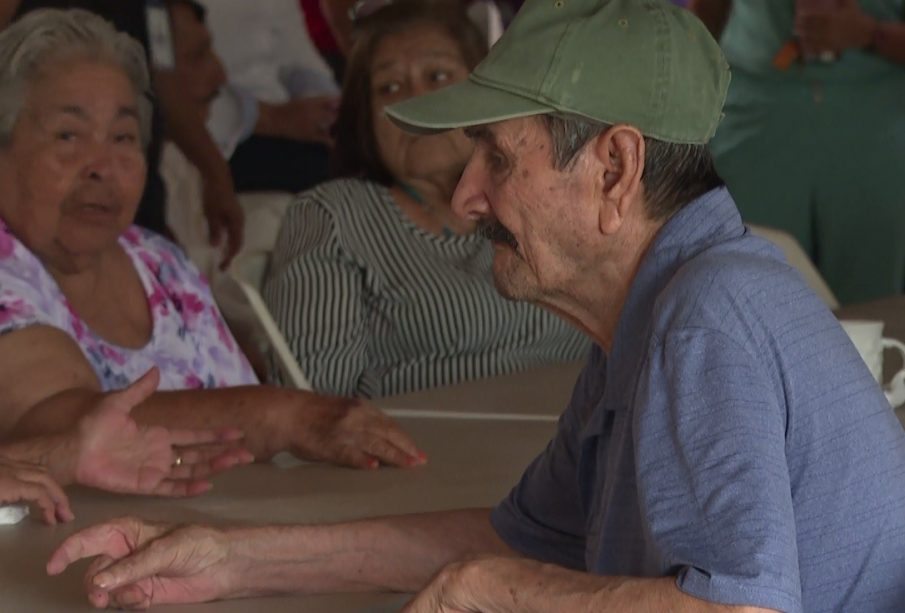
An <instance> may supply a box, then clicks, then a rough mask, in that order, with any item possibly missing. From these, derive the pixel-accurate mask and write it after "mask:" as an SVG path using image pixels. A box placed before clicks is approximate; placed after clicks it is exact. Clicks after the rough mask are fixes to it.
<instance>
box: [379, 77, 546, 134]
mask: <svg viewBox="0 0 905 613" xmlns="http://www.w3.org/2000/svg"><path fill="white" fill-rule="evenodd" d="M555 110H556V109H554V108H553V107H550V106H546V105H543V104H540V103H538V102H536V101H534V100H529V99H528V98H524V97H522V96H519V95H517V94H513V93H510V92H507V91H503V90H500V89H496V88H494V87H489V86H487V85H482V84H480V83H477V82H475V81H473V80H471V79H468V80H465V81H462V82H460V83H456V84H455V85H450V86H449V87H444V88H443V89H440V90H437V91H435V92H431V93H429V94H425V95H423V96H418V97H416V98H410V99H408V100H405V101H403V102H399V103H397V104H394V105H392V106H388V107H387V108H386V114H387V115H388V116H389V117H390V119H392V120H393V121H394V122H395V123H396V124H398V125H399V126H400V127H401V128H403V129H405V130H408V131H410V132H418V133H422V134H430V133H434V132H443V131H445V130H453V129H456V128H466V127H468V126H478V125H482V124H485V123H493V122H497V121H505V120H507V119H515V118H517V117H528V116H530V115H541V114H543V113H551V112H553V111H555Z"/></svg>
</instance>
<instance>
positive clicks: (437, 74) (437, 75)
mask: <svg viewBox="0 0 905 613" xmlns="http://www.w3.org/2000/svg"><path fill="white" fill-rule="evenodd" d="M431 81H434V82H440V83H442V82H444V81H449V71H446V70H435V71H434V72H432V73H431Z"/></svg>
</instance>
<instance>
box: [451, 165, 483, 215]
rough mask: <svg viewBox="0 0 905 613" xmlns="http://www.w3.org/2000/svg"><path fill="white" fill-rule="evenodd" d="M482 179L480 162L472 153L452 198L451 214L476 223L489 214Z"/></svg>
mask: <svg viewBox="0 0 905 613" xmlns="http://www.w3.org/2000/svg"><path fill="white" fill-rule="evenodd" d="M484 177H485V174H484V171H483V168H482V162H481V161H480V160H479V158H478V154H477V152H475V153H472V154H471V158H470V159H469V160H468V164H466V165H465V172H463V173H462V177H461V178H460V179H459V184H458V185H457V186H456V191H455V193H453V197H452V209H453V212H454V213H455V214H456V215H458V216H459V217H461V218H462V219H466V220H469V221H477V220H479V219H481V218H482V217H486V216H487V214H488V213H489V211H490V203H489V202H488V201H487V196H486V193H485V191H484V185H485V183H484V180H483V179H484Z"/></svg>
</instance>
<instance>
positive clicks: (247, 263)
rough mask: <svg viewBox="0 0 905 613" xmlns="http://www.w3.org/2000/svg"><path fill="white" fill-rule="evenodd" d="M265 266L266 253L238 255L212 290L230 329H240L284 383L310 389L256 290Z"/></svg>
mask: <svg viewBox="0 0 905 613" xmlns="http://www.w3.org/2000/svg"><path fill="white" fill-rule="evenodd" d="M268 263H269V254H267V253H262V252H257V253H245V254H240V255H239V256H237V257H236V258H235V259H234V260H233V263H232V265H231V266H230V267H229V270H228V271H227V272H226V273H225V274H221V275H218V277H217V278H216V281H215V283H214V286H213V288H212V289H213V292H214V295H215V296H216V298H217V303H218V304H219V305H220V310H221V311H222V312H223V315H224V317H225V318H226V320H227V321H228V322H229V323H230V326H232V327H233V328H234V329H235V330H241V333H242V334H243V335H244V336H245V337H246V338H249V339H250V340H251V341H252V342H253V343H254V344H255V345H256V346H257V347H258V349H259V350H260V351H261V352H262V353H263V354H264V355H265V356H266V357H269V358H270V359H271V360H272V361H273V363H274V364H276V366H277V368H279V370H280V375H281V377H282V380H283V383H285V384H286V385H289V386H291V387H294V388H296V389H302V390H310V389H311V383H310V382H309V381H308V378H307V377H306V376H305V374H304V373H303V372H302V369H301V367H300V366H299V363H298V361H297V360H296V359H295V356H294V355H293V353H292V350H290V349H289V345H288V343H287V342H286V339H285V337H284V336H283V333H282V332H280V329H279V327H278V326H277V324H276V322H275V321H274V320H273V316H272V315H271V314H270V310H269V309H268V308H267V305H266V304H265V303H264V299H263V298H261V294H260V291H259V288H260V287H261V285H262V283H263V281H264V277H265V275H266V274H267V265H268Z"/></svg>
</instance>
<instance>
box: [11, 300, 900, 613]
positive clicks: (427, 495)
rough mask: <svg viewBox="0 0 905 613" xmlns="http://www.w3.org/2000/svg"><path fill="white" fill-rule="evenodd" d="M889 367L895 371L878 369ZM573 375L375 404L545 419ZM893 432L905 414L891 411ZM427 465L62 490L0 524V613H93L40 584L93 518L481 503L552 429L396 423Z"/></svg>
mask: <svg viewBox="0 0 905 613" xmlns="http://www.w3.org/2000/svg"><path fill="white" fill-rule="evenodd" d="M837 315H838V316H839V317H840V318H841V319H881V320H883V321H885V322H886V324H887V325H886V334H887V336H893V337H895V338H898V339H900V340H903V341H905V297H900V298H894V299H889V300H881V301H877V302H872V303H869V304H864V305H857V306H852V307H845V308H842V309H840V310H839V311H838V312H837ZM889 366H890V368H894V367H895V366H896V365H895V364H891V365H889ZM579 370H580V364H578V363H570V364H564V365H560V366H555V367H550V368H545V369H541V370H537V371H527V372H524V373H518V374H515V375H508V376H504V377H496V378H493V379H486V380H481V381H474V382H469V383H464V384H460V385H455V386H450V387H448V388H442V389H435V390H430V391H425V392H418V393H414V394H409V395H406V396H398V397H392V398H385V399H382V400H381V401H380V402H379V403H378V404H380V405H381V406H382V407H386V408H391V409H404V410H413V409H432V410H436V411H440V412H444V411H465V412H473V413H482V412H485V413H486V412H503V413H507V412H508V413H513V412H516V413H526V414H529V415H551V416H552V415H556V414H558V413H559V412H560V411H561V410H562V409H563V408H564V407H565V404H566V402H567V400H568V396H569V392H570V390H571V388H572V384H573V383H574V381H575V378H576V376H577V375H578V372H579ZM899 418H900V419H902V421H903V423H905V408H902V409H900V410H899ZM400 421H402V423H403V425H404V426H405V427H406V428H407V429H408V431H409V432H411V434H412V435H413V436H414V437H415V439H416V440H417V441H418V443H419V444H420V445H421V446H422V448H424V449H425V450H426V451H427V452H428V454H429V456H430V462H429V464H428V465H427V466H424V467H421V468H418V469H414V470H392V469H383V470H380V471H377V472H376V473H368V472H360V471H353V470H347V469H341V468H335V467H329V466H323V465H315V464H306V465H300V466H296V467H294V468H289V469H280V468H276V467H273V466H266V465H256V466H248V467H243V468H241V469H237V470H234V471H232V472H230V473H227V474H225V475H222V476H221V477H219V478H217V480H216V482H215V488H214V490H213V491H211V492H209V493H207V494H205V495H204V496H201V497H198V498H193V499H185V500H162V499H155V498H142V497H131V498H130V497H119V496H114V495H111V494H104V493H101V492H92V491H88V490H83V489H82V490H80V489H73V490H72V492H71V494H72V503H73V509H74V511H75V513H76V515H77V519H76V521H75V522H73V524H71V525H67V526H58V527H55V528H47V527H45V526H43V525H40V524H37V523H34V522H30V521H26V522H23V523H22V524H20V525H18V526H10V527H0V551H2V552H3V555H2V556H0V610H2V611H3V612H4V613H7V612H8V613H18V612H20V611H23V612H24V611H28V612H32V611H41V612H42V613H43V612H54V611H76V612H78V611H85V612H88V611H93V610H94V609H91V608H90V607H89V606H88V605H87V601H86V600H85V597H84V595H83V591H82V588H81V579H82V574H83V570H84V568H85V566H86V563H81V564H80V565H78V566H76V568H74V569H70V570H69V571H67V573H66V574H65V575H63V576H62V577H57V578H48V577H47V576H46V575H45V574H44V570H43V569H44V564H45V562H46V560H47V558H48V556H49V554H50V552H51V551H52V550H53V549H54V548H55V547H56V545H57V544H58V543H59V542H60V541H61V540H62V539H63V538H64V537H65V536H67V535H68V534H71V533H72V532H73V531H74V530H77V529H80V528H83V527H86V526H88V525H91V524H94V523H96V522H99V521H103V520H105V519H109V518H112V517H117V516H120V515H125V514H134V515H139V516H141V517H145V518H148V519H162V520H170V521H179V522H206V523H230V522H233V523H235V522H287V523H289V522H317V521H325V520H330V521H337V520H344V519H353V518H358V517H366V516H373V515H379V514H387V513H402V512H413V511H430V510H439V509H448V508H454V507H465V506H486V505H492V504H494V503H495V502H496V501H497V500H499V499H500V498H501V497H502V496H504V495H505V494H506V492H507V491H508V490H509V488H510V487H511V486H512V485H513V484H514V483H515V482H516V480H517V479H518V477H519V475H520V474H521V471H522V469H523V468H524V467H525V466H526V465H527V463H528V462H529V461H530V460H531V458H533V457H534V456H535V455H536V454H537V453H538V452H539V451H540V450H541V449H542V448H543V447H544V445H545V444H546V442H547V440H548V439H549V437H550V436H551V435H552V433H553V430H554V423H553V422H552V421H546V422H545V421H523V422H517V423H514V422H506V421H474V420H446V419H403V420H400ZM406 599H407V596H404V595H393V594H337V595H324V596H286V597H277V598H267V599H266V600H265V599H249V600H238V601H227V602H217V603H211V604H202V605H185V606H173V607H167V608H166V609H165V610H166V611H168V612H173V613H184V612H193V613H208V612H214V611H216V612H224V613H231V612H240V611H254V610H255V609H264V610H267V611H268V612H270V611H273V612H275V613H279V612H283V611H286V612H288V611H293V612H297V613H308V612H311V613H314V612H317V613H323V612H328V613H343V612H369V613H383V612H389V611H398V610H399V608H400V606H401V605H402V603H403V602H405V600H406Z"/></svg>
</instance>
